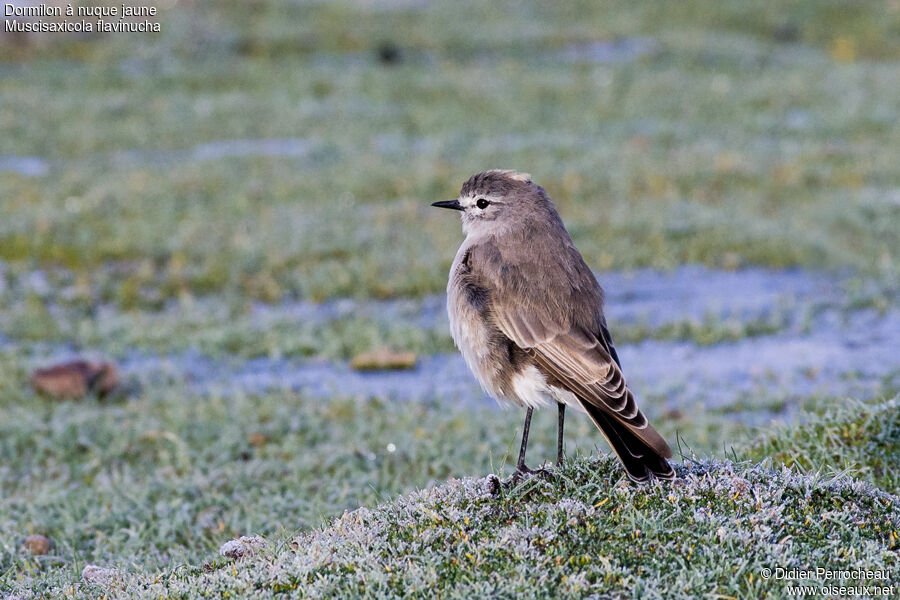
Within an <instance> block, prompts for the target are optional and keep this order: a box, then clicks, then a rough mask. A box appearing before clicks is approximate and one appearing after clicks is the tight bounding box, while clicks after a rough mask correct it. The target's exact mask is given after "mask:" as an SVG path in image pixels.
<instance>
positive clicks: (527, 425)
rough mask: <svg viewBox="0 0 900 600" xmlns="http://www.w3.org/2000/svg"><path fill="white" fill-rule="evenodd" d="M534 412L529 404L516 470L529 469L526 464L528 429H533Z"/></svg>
mask: <svg viewBox="0 0 900 600" xmlns="http://www.w3.org/2000/svg"><path fill="white" fill-rule="evenodd" d="M533 412H534V409H533V408H531V407H530V406H529V407H528V412H526V413H525V426H524V427H523V428H522V447H521V448H520V449H519V462H518V463H516V471H525V470H526V469H528V467H526V466H525V449H526V448H527V447H528V430H529V429H531V413H533Z"/></svg>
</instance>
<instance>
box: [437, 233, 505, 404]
mask: <svg viewBox="0 0 900 600" xmlns="http://www.w3.org/2000/svg"><path fill="white" fill-rule="evenodd" d="M466 257H467V251H466V249H465V245H464V246H463V247H462V248H460V251H459V253H457V255H456V259H455V260H454V261H453V266H452V267H451V269H450V281H449V283H448V284H447V315H448V316H449V320H450V334H451V335H452V336H453V342H454V343H455V344H456V347H457V348H459V351H460V353H461V354H462V355H463V358H464V359H465V361H466V364H467V365H468V367H469V370H470V371H472V374H474V375H475V378H476V379H477V380H478V383H479V384H481V387H482V388H483V389H484V391H485V392H487V393H488V394H489V395H490V396H492V397H493V398H496V399H498V400H499V399H501V398H503V397H504V395H505V394H504V392H505V390H504V389H503V381H502V373H501V371H502V367H503V363H502V362H501V361H498V358H499V357H498V356H497V353H498V352H497V351H498V339H497V334H498V333H499V332H498V331H497V329H496V327H495V326H494V325H493V324H492V323H491V322H490V320H489V317H488V302H489V298H488V297H487V294H488V291H487V290H485V289H484V288H482V287H480V286H478V285H477V283H476V282H475V281H473V278H472V274H471V271H470V269H469V268H468V265H467V264H466Z"/></svg>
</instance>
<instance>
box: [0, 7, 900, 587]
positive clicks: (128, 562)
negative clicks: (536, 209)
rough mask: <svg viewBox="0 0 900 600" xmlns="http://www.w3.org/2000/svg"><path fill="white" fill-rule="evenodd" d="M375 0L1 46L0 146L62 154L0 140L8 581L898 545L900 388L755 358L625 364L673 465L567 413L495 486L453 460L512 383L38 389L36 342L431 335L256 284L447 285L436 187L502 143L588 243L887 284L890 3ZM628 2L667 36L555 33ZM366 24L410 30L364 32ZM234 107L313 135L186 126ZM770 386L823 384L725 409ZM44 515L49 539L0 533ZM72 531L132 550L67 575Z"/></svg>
mask: <svg viewBox="0 0 900 600" xmlns="http://www.w3.org/2000/svg"><path fill="white" fill-rule="evenodd" d="M365 4H366V5H367V6H369V8H360V7H358V6H353V5H351V4H348V3H346V2H321V3H288V2H275V1H274V0H264V1H262V2H252V3H247V2H239V1H237V0H226V1H223V2H216V3H212V4H210V3H177V4H175V5H174V7H173V8H171V9H167V10H165V11H164V14H163V15H162V17H161V20H162V23H163V33H162V34H160V35H157V36H153V35H137V36H124V35H118V36H116V35H111V36H105V37H98V38H95V39H91V40H87V41H84V40H82V41H78V40H75V41H60V40H59V39H55V40H53V43H49V44H37V45H31V46H14V45H4V46H3V47H2V48H0V97H2V102H0V157H2V156H8V155H13V156H37V157H41V158H43V159H45V160H47V161H48V164H49V167H50V169H49V171H48V172H47V173H46V174H45V175H42V176H39V177H25V176H23V175H20V174H16V173H9V172H3V173H0V215H3V216H2V218H0V592H3V593H6V592H7V590H10V591H11V593H13V594H15V595H16V596H21V597H23V598H29V599H30V598H51V597H54V598H55V597H85V598H94V597H98V596H102V595H104V594H105V595H107V596H116V595H119V596H125V597H130V596H145V597H154V598H157V597H160V596H165V595H166V594H167V593H168V595H169V597H176V598H177V597H185V598H194V597H202V595H204V594H206V595H207V596H209V595H212V596H220V595H224V593H225V592H228V593H230V594H231V595H232V596H234V595H241V594H245V593H248V592H249V591H251V590H252V591H254V592H255V593H257V594H258V595H259V596H260V597H267V596H272V595H279V594H288V595H290V596H302V595H309V596H317V595H318V596H329V595H339V594H349V595H368V596H376V597H377V596H390V595H395V594H396V593H397V592H398V591H407V592H408V593H409V594H410V595H429V597H430V596H432V595H433V593H431V592H434V591H438V592H441V593H442V594H443V595H445V596H453V595H457V596H464V597H471V596H478V595H484V594H485V593H486V592H487V593H493V594H494V595H497V596H503V595H507V596H514V595H515V596H521V595H528V594H530V595H534V596H538V595H544V596H551V595H552V596H582V595H583V593H584V591H585V589H589V590H590V591H591V592H594V593H597V594H600V595H601V596H604V595H609V596H613V597H620V596H635V597H640V596H643V597H663V596H664V597H677V596H679V595H680V596H683V597H697V596H705V597H709V596H710V595H715V594H718V595H719V596H720V597H739V598H758V597H763V596H765V595H768V596H771V597H783V596H784V595H785V594H786V592H785V591H784V589H783V587H779V585H780V584H779V582H776V581H772V580H768V581H763V580H761V579H759V572H760V569H761V568H762V567H764V566H765V567H771V568H774V567H775V566H778V565H780V564H786V563H787V562H791V563H796V564H797V566H809V567H816V566H827V567H833V568H837V567H841V566H869V567H877V566H887V567H890V568H893V569H894V571H895V572H898V570H900V566H898V565H897V543H898V541H897V535H898V510H897V504H896V502H897V499H896V494H897V493H898V480H897V475H896V472H895V471H896V469H894V468H893V465H895V464H896V463H897V460H898V458H900V456H897V449H898V447H900V443H898V440H897V435H898V431H900V427H898V424H897V419H896V415H897V410H896V409H897V401H896V400H893V401H889V402H887V403H885V404H880V405H876V404H871V405H870V404H857V403H850V402H849V401H844V400H843V399H834V398H824V397H819V396H814V397H805V398H790V399H786V398H784V396H783V393H781V392H779V391H777V390H765V391H759V392H757V391H754V393H753V396H752V397H749V396H748V397H747V398H746V399H744V400H742V401H739V402H736V403H733V404H731V405H728V406H723V407H718V408H716V409H715V410H713V409H709V408H707V407H704V406H702V405H701V404H699V399H698V400H697V405H691V399H684V401H685V403H684V404H683V406H692V408H691V410H689V411H688V410H686V409H685V410H684V411H683V412H674V411H670V412H667V413H663V409H662V406H664V402H663V401H664V400H665V399H664V398H663V399H657V398H649V397H648V398H644V401H643V402H644V403H643V405H642V406H644V408H645V409H646V412H647V413H648V415H649V416H650V418H651V420H652V421H653V422H654V423H655V424H657V425H658V427H659V429H660V431H661V432H662V433H663V435H665V436H666V437H667V439H669V440H671V441H673V442H674V441H676V440H678V441H679V442H680V443H681V444H680V446H681V448H682V449H684V451H685V453H686V454H687V455H688V456H687V460H688V463H689V464H688V463H685V464H683V465H681V466H680V467H679V469H680V470H679V473H680V475H682V477H681V479H680V480H679V481H678V482H676V483H675V484H672V485H663V486H650V487H644V488H638V487H633V486H629V485H622V481H621V480H622V475H621V470H620V469H619V468H618V467H617V466H616V464H615V462H614V461H612V460H608V459H604V458H594V457H595V456H596V454H597V447H598V445H599V446H600V447H601V448H602V447H603V444H602V443H601V442H600V437H599V435H598V434H597V433H596V431H594V428H593V426H592V425H591V424H590V423H589V422H588V421H587V420H586V419H578V418H572V419H570V421H569V426H568V429H567V441H568V445H567V449H568V450H569V455H570V458H571V462H570V463H569V464H568V465H567V467H566V468H565V469H564V470H563V472H562V473H561V474H560V476H559V477H557V478H556V479H554V480H553V481H552V482H550V483H542V482H540V481H529V482H526V483H525V484H523V485H522V486H520V487H518V488H515V489H510V490H506V491H504V492H503V493H502V494H501V495H500V496H498V497H494V498H491V497H490V496H485V495H483V493H482V489H483V488H482V482H481V480H478V479H461V480H451V481H450V482H449V483H446V481H447V479H448V478H455V477H458V478H464V477H472V476H475V477H478V476H481V475H483V474H486V473H492V472H498V471H501V470H504V471H505V472H507V473H508V472H509V465H508V462H509V461H508V454H509V453H510V452H511V451H514V450H515V448H516V444H517V442H518V438H517V428H518V427H519V426H520V420H521V415H520V414H518V413H513V412H501V411H497V410H494V409H492V408H490V407H487V406H482V405H480V404H477V405H471V406H470V405H462V404H459V405H448V404H447V403H446V402H441V401H438V400H435V399H431V398H422V399H420V400H419V401H411V402H403V403H398V402H390V401H387V400H384V399H377V398H373V399H364V398H340V397H338V398H333V399H328V400H318V399H311V398H308V397H305V396H303V395H298V394H295V393H291V392H281V391H272V392H267V393H265V394H260V395H242V394H232V393H228V394H209V395H203V396H201V395H198V394H197V393H196V392H192V391H191V389H190V386H189V385H186V384H184V385H183V384H180V383H178V382H171V381H154V380H144V381H142V383H143V387H142V390H143V391H141V392H139V393H138V394H136V395H134V396H131V397H128V398H124V399H119V400H114V401H98V400H97V399H88V400H85V401H84V402H81V403H75V402H60V403H58V402H52V401H49V400H46V399H42V398H38V397H36V396H35V395H34V394H32V393H31V392H30V391H29V390H28V389H27V379H28V372H27V367H30V366H33V365H32V363H33V361H34V359H35V357H37V356H43V355H45V354H46V351H47V348H48V347H55V346H54V345H55V344H69V345H73V346H74V347H76V348H86V349H90V350H93V351H97V352H103V353H106V354H108V355H111V356H114V357H116V356H123V355H126V354H127V353H129V352H131V351H134V350H136V349H137V350H143V351H149V352H158V353H171V352H175V353H177V352H181V351H186V350H199V351H200V352H202V353H204V354H210V355H216V356H226V357H231V358H237V359H241V358H251V357H257V356H273V357H278V356H317V357H328V358H338V359H344V358H348V357H350V356H352V355H353V354H355V353H356V352H359V351H363V350H367V349H370V348H372V347H376V346H382V345H388V346H392V347H394V348H396V349H411V350H415V351H416V352H419V353H423V354H433V353H436V352H444V351H450V350H452V348H451V345H450V340H449V337H448V335H447V331H446V329H444V328H443V327H442V326H438V327H426V326H422V325H421V324H419V323H417V322H415V320H414V319H406V318H405V317H403V316H401V317H400V318H396V319H383V318H381V316H380V315H372V314H368V315H366V314H356V313H355V312H354V313H353V315H352V316H338V317H337V318H334V319H324V320H320V321H317V320H310V321H308V322H307V321H303V320H300V319H296V318H293V317H292V316H290V314H289V313H286V314H287V316H284V317H281V316H276V317H273V318H270V319H268V320H265V319H256V318H255V317H253V316H251V312H250V307H251V306H252V305H253V303H254V302H256V301H262V302H265V303H278V302H283V301H286V302H291V301H297V300H303V301H313V302H319V301H322V300H326V299H331V298H342V297H349V298H353V299H356V300H361V301H366V300H370V299H376V300H379V299H386V298H413V299H415V298H419V297H422V296H426V295H429V294H434V293H440V292H442V291H443V289H444V286H445V283H446V272H447V269H448V267H449V264H450V261H451V259H452V257H453V253H454V251H455V249H456V247H457V246H458V244H459V242H460V240H461V234H460V230H459V223H458V222H457V221H456V220H455V219H454V218H453V217H452V216H450V215H448V214H446V213H444V212H440V211H435V210H433V209H431V208H429V207H428V204H430V203H431V202H433V201H434V200H437V199H446V198H449V197H452V196H453V195H454V194H456V192H457V190H458V189H459V186H460V184H461V183H462V182H463V181H464V180H465V179H466V178H467V177H468V176H469V175H471V174H472V173H474V172H476V171H479V170H482V169H485V168H491V167H514V168H518V169H521V170H526V171H529V172H531V173H532V174H533V175H534V177H535V179H536V181H538V182H539V183H541V184H542V185H544V186H545V187H546V188H547V190H548V191H549V192H550V194H551V196H552V197H553V198H554V200H555V201H556V203H557V205H558V207H559V209H560V212H561V214H562V216H563V218H564V220H565V222H566V224H567V226H568V228H569V230H570V232H571V233H572V236H573V238H574V239H575V242H576V244H577V245H578V247H579V248H580V249H581V250H582V252H583V253H584V255H585V258H586V259H587V261H588V263H589V264H590V265H591V267H592V268H594V269H596V270H598V271H602V270H610V269H630V268H635V267H641V266H650V267H654V268H659V269H669V268H673V267H675V266H677V265H680V264H684V263H703V264H707V265H711V266H716V267H723V268H728V269H734V268H739V267H741V266H746V265H763V266H768V267H773V268H782V267H790V266H800V267H804V268H812V269H823V270H835V271H840V272H841V273H847V272H849V273H851V278H850V279H847V280H844V281H845V285H846V287H847V289H846V290H844V291H845V292H846V294H843V295H842V296H841V297H844V296H846V302H845V305H841V306H839V307H837V308H838V309H839V310H840V311H844V312H849V311H851V310H857V309H876V310H878V311H882V312H884V311H886V310H889V309H891V308H892V307H893V306H894V305H895V304H896V299H897V289H898V280H900V276H898V269H897V265H898V260H900V255H898V249H900V237H898V231H900V229H898V228H897V227H896V223H898V222H900V205H898V203H897V201H896V189H897V188H898V187H900V154H898V148H900V125H898V123H900V11H898V9H897V7H896V6H895V5H896V2H892V1H885V2H880V1H879V2H867V3H864V4H860V3H855V2H849V1H836V0H829V1H827V2H811V1H791V2H785V3H782V2H779V3H775V2H770V1H768V0H767V1H766V2H765V3H764V4H762V5H760V4H759V3H754V4H752V5H751V4H748V3H744V2H738V1H736V0H728V1H725V2H706V1H701V0H688V1H685V2H677V3H673V2H662V1H659V2H655V1H654V2H648V3H632V2H619V1H615V2H608V3H595V2H587V1H577V2H572V3H564V4H546V3H543V4H541V3H530V2H517V1H512V0H510V1H506V0H504V1H502V2H491V3H483V2H475V1H474V0H463V1H461V2H453V3H440V4H434V5H428V6H426V7H424V8H420V7H417V6H415V5H413V6H408V7H403V6H401V7H400V8H396V9H392V10H379V9H378V8H377V6H376V5H375V4H371V3H365ZM629 36H640V37H647V38H653V39H654V40H655V49H653V50H652V51H651V52H649V53H648V54H645V55H642V56H639V57H636V58H633V59H629V60H624V61H620V62H612V63H590V62H578V61H575V62H572V61H569V60H567V59H565V58H564V57H563V54H564V53H565V52H567V51H568V50H569V49H570V48H571V47H572V46H573V45H575V46H578V45H585V44H591V43H594V42H603V41H609V40H613V39H616V38H618V37H626V38H627V37H629ZM66 40H69V38H66ZM385 42H392V43H395V44H396V45H397V46H398V47H399V48H400V52H401V57H402V60H401V62H400V63H398V64H395V65H383V64H380V63H379V62H378V60H377V58H376V51H377V48H378V47H379V45H381V44H383V43H385ZM35 99H40V102H39V103H37V104H36V103H35ZM258 138H259V139H266V138H278V139H286V138H296V139H298V140H302V141H303V144H305V152H301V153H299V154H297V155H294V156H282V157H278V156H257V157H239V158H234V157H232V158H218V159H210V160H206V159H203V157H201V156H199V155H198V153H197V152H196V151H194V150H193V149H195V148H197V147H202V145H203V144H207V143H212V142H216V141H222V140H225V141H227V140H236V139H258ZM826 300H827V299H826ZM842 302H843V301H842ZM821 308H823V307H821V306H810V307H809V313H810V314H809V315H803V314H799V315H795V316H796V317H798V318H800V319H803V318H807V319H811V318H812V315H813V314H814V313H815V311H817V310H819V309H821ZM276 314H277V309H276ZM398 314H404V313H398ZM785 315H787V313H785V314H784V315H782V314H780V313H776V314H773V315H770V316H763V317H759V318H744V319H732V320H726V321H721V320H718V319H714V318H708V319H702V320H700V321H695V320H685V321H678V322H673V323H668V324H664V325H661V326H652V327H651V326H649V325H646V324H644V323H640V322H638V323H634V324H630V325H623V326H621V327H616V328H615V331H614V333H615V335H616V340H617V342H618V343H620V344H624V343H633V342H638V341H641V340H645V339H679V340H690V341H694V342H697V343H701V344H717V343H721V342H725V341H734V340H739V339H743V338H745V337H749V336H755V335H770V334H773V333H776V332H779V331H783V330H784V329H785V328H786V327H789V326H794V325H796V323H793V324H791V323H789V322H788V321H789V315H788V316H785ZM6 338H8V339H9V340H10V343H9V344H7V342H6ZM884 387H885V388H887V387H890V386H889V385H888V384H887V383H886V384H885V386H884ZM845 403H846V404H848V406H847V407H846V408H844V409H839V408H835V406H836V405H840V404H845ZM788 405H790V406H797V407H801V408H802V409H803V410H815V411H816V412H817V413H821V415H820V416H818V417H816V416H813V417H809V419H810V422H809V423H808V424H806V425H804V426H802V427H799V428H791V429H788V428H784V429H776V430H775V431H774V432H772V431H767V432H765V433H762V432H758V431H755V430H752V429H749V428H748V427H745V426H742V425H739V424H737V423H736V422H735V420H734V419H731V418H729V417H728V413H731V412H741V411H756V412H760V411H763V414H768V413H765V412H764V411H766V410H773V411H779V410H781V409H782V408H783V407H785V406H788ZM693 406H695V408H694V407H693ZM799 421H801V422H802V421H804V417H803V415H801V416H800V419H799ZM554 436H555V415H554V414H552V412H549V411H545V412H541V413H540V414H538V415H536V417H535V423H534V425H533V428H532V442H531V445H530V449H529V457H530V462H531V463H533V464H536V463H538V462H540V461H541V460H543V459H546V458H550V457H552V456H554V453H555V439H554ZM692 452H693V453H696V456H695V455H694V454H693V453H692ZM723 455H727V456H729V457H731V458H732V459H733V460H735V461H736V463H734V464H732V463H723V462H721V459H722V458H723ZM698 457H699V458H698ZM782 465H787V466H788V468H781V466H782ZM872 486H877V487H872ZM423 488H424V489H425V490H426V491H424V492H415V491H414V490H418V489H423ZM401 494H402V495H401ZM398 495H401V496H399V497H398ZM360 506H363V507H368V508H365V509H362V510H359V511H357V512H349V513H347V514H346V515H345V516H344V517H342V518H340V519H339V520H338V521H337V522H335V523H333V524H331V525H328V526H323V523H328V522H331V520H332V519H334V518H336V517H338V516H339V515H340V514H341V513H342V512H343V511H345V510H348V511H352V510H354V509H357V508H358V507H360ZM467 518H468V523H466V519H467ZM31 533H40V534H44V535H47V536H48V537H49V538H51V540H52V541H53V543H54V547H53V550H52V552H51V553H50V554H49V555H46V556H38V557H36V556H30V555H28V554H26V553H24V552H22V551H21V549H20V543H21V540H22V539H23V538H24V537H25V536H26V535H28V534H31ZM376 533H377V535H375V534H376ZM240 534H260V535H264V536H266V538H267V539H268V541H269V543H268V546H267V547H266V548H265V549H264V551H263V552H262V553H261V555H260V556H258V557H256V558H254V559H251V560H250V561H248V562H245V563H240V564H230V563H228V562H227V561H225V560H224V559H223V558H222V557H220V556H218V555H217V554H216V550H217V548H218V547H219V546H220V545H221V544H222V543H223V542H225V541H227V540H229V539H231V538H232V537H234V536H237V535H240ZM357 534H359V535H357ZM367 534H372V535H371V536H370V537H369V538H366V535H367ZM291 540H296V541H297V542H298V545H297V548H293V549H292V548H291V546H290V545H289V541H291ZM415 544H419V545H418V546H416V545H415ZM748 547H752V548H753V549H754V552H752V553H748V552H747V548H748ZM757 549H758V551H757ZM332 551H333V554H332ZM329 556H330V557H332V558H331V559H330V561H329V560H327V559H326V558H323V557H329ZM88 563H95V564H101V565H105V566H110V567H114V568H116V569H118V570H119V571H120V573H121V574H122V575H121V577H120V578H119V580H118V581H117V583H116V584H115V585H114V586H113V587H112V588H102V587H92V586H89V585H86V584H83V583H81V582H80V573H81V569H82V568H83V567H84V565H85V564H88ZM388 567H389V568H390V570H388ZM362 581H365V582H366V583H361V582H362ZM295 585H296V588H295V587H294V586H295Z"/></svg>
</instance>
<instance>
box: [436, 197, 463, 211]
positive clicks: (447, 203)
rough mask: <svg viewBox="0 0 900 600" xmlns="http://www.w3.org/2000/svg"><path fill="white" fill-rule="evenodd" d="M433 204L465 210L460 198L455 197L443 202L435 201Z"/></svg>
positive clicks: (439, 206)
mask: <svg viewBox="0 0 900 600" xmlns="http://www.w3.org/2000/svg"><path fill="white" fill-rule="evenodd" d="M431 205H432V206H437V207H438V208H450V209H453V210H465V208H464V207H463V205H462V204H460V203H459V199H458V198H454V199H453V200H442V201H441V202H433V203H432V204H431Z"/></svg>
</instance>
